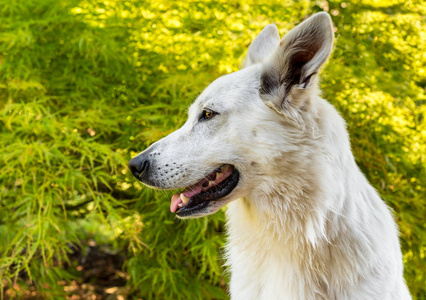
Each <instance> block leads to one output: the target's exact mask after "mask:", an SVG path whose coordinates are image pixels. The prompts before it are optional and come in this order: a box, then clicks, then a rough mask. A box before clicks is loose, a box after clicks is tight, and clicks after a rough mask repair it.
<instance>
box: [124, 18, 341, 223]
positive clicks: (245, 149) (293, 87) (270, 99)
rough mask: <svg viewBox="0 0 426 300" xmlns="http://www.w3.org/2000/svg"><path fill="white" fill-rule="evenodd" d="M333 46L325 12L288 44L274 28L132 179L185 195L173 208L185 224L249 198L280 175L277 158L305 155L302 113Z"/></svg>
mask: <svg viewBox="0 0 426 300" xmlns="http://www.w3.org/2000/svg"><path fill="white" fill-rule="evenodd" d="M332 44H333V28H332V23H331V19H330V17H329V16H328V15H327V14H326V13H318V14H316V15H314V16H312V17H310V18H309V19H307V20H306V21H304V22H302V23H301V24H299V25H298V26H297V27H295V28H294V29H293V30H291V31H290V32H289V33H287V34H286V35H285V36H284V38H283V39H282V40H281V41H280V37H279V33H278V30H277V28H276V26H275V25H269V26H267V27H266V28H265V29H263V30H262V32H261V33H260V34H259V35H258V36H257V37H256V39H255V40H254V41H253V43H252V44H251V45H250V47H249V50H248V54H247V58H246V62H245V67H244V68H243V69H242V70H240V71H238V72H235V73H231V74H228V75H225V76H222V77H220V78H218V79H217V80H215V81H214V82H213V83H212V84H211V85H210V86H208V87H207V88H206V89H205V90H204V91H203V93H202V94H201V95H200V96H199V97H198V98H197V100H196V101H195V103H193V104H192V106H191V107H190V109H189V113H188V120H187V121H186V123H185V124H184V125H183V126H182V127H181V128H180V129H179V130H177V131H175V132H173V133H172V134H170V135H169V136H167V137H165V138H163V139H161V140H160V141H158V142H156V143H154V144H153V145H151V146H150V147H149V148H148V149H146V150H145V151H143V152H142V153H140V154H139V155H137V156H136V157H134V158H133V159H132V160H131V161H130V162H129V168H130V170H131V172H132V173H133V175H134V176H135V177H136V178H138V179H139V180H140V181H142V182H143V183H145V184H146V185H148V186H151V187H155V188H159V189H183V190H182V192H181V193H178V194H176V195H174V196H173V197H172V200H171V207H170V209H171V211H172V212H176V213H177V215H178V216H179V217H182V218H183V217H200V216H204V215H208V214H212V213H215V212H216V211H218V210H219V209H220V208H221V207H222V206H224V205H226V204H227V203H229V202H230V201H232V200H234V199H237V198H240V197H246V196H250V194H251V193H253V191H254V190H255V189H256V187H257V186H259V185H262V181H263V180H265V178H266V177H267V176H269V175H271V174H267V173H270V172H274V168H273V166H271V164H274V161H275V160H276V159H278V158H282V157H283V156H286V154H288V157H289V158H290V157H291V153H292V152H294V151H299V149H296V148H295V147H294V144H295V143H296V142H297V140H298V138H300V136H303V131H304V130H305V129H304V126H303V125H304V124H303V122H304V115H303V114H304V113H305V111H306V110H308V108H307V107H308V106H309V99H310V98H311V97H312V96H313V95H315V94H316V93H317V91H318V88H317V81H316V75H317V73H318V71H319V69H320V67H321V66H322V65H323V64H324V62H325V61H326V60H327V58H328V56H329V55H330V52H331V48H332ZM277 127H280V128H285V130H277ZM278 144H279V145H278ZM277 148H279V149H280V150H279V151H278V150H277ZM265 166H269V167H268V168H265ZM266 170H268V171H266ZM280 172H285V170H281V171H280Z"/></svg>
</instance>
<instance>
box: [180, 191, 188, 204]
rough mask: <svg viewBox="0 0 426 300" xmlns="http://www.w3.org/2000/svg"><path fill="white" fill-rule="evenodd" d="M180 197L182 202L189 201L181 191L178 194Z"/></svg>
mask: <svg viewBox="0 0 426 300" xmlns="http://www.w3.org/2000/svg"><path fill="white" fill-rule="evenodd" d="M180 198H181V199H182V202H183V203H185V204H186V203H188V201H189V198H188V197H186V196H185V195H184V194H183V193H182V194H180Z"/></svg>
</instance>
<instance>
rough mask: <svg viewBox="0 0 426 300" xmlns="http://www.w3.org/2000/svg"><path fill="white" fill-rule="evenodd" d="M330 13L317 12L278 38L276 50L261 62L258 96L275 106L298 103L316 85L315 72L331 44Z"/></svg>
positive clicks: (325, 59)
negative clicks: (280, 38)
mask: <svg viewBox="0 0 426 300" xmlns="http://www.w3.org/2000/svg"><path fill="white" fill-rule="evenodd" d="M333 38H334V33H333V26H332V22H331V18H330V16H329V15H328V14H327V13H325V12H321V13H317V14H315V15H314V16H312V17H310V18H309V19H307V20H306V21H304V22H302V23H301V24H299V25H298V26H296V27H295V28H294V29H292V30H291V31H290V32H289V33H287V34H286V35H285V36H284V38H283V39H282V40H281V42H280V45H279V47H278V49H277V50H276V51H275V53H274V54H273V55H272V56H271V57H270V59H268V60H267V61H266V62H264V64H263V66H262V67H263V70H262V74H261V78H260V81H261V82H260V90H259V92H260V96H261V98H262V99H264V100H266V101H271V102H272V103H273V104H274V105H275V106H276V107H277V108H285V107H287V106H288V104H291V105H292V106H295V107H298V106H300V105H302V103H303V102H304V101H305V99H306V98H307V97H308V96H309V95H311V94H310V92H313V91H314V90H315V89H316V88H317V81H316V75H317V74H318V72H319V70H320V68H321V66H322V65H323V64H324V63H325V62H326V61H327V59H328V57H329V55H330V52H331V49H332V46H333Z"/></svg>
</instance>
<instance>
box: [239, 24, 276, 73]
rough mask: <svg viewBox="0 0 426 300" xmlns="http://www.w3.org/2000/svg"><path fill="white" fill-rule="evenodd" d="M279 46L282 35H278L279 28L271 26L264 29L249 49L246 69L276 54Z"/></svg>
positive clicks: (245, 64)
mask: <svg viewBox="0 0 426 300" xmlns="http://www.w3.org/2000/svg"><path fill="white" fill-rule="evenodd" d="M279 44H280V34H279V33H278V28H277V26H275V24H270V25H268V26H266V27H265V28H263V30H262V31H261V32H260V33H259V35H258V36H257V37H256V38H255V39H254V41H253V42H252V43H251V45H250V47H249V49H248V52H247V57H246V60H245V62H244V68H245V67H248V66H250V65H253V64H257V63H261V62H262V61H263V60H264V59H265V58H267V57H268V56H270V55H271V54H272V53H274V51H275V50H276V49H277V47H278V45H279Z"/></svg>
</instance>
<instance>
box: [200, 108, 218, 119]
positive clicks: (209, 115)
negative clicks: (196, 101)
mask: <svg viewBox="0 0 426 300" xmlns="http://www.w3.org/2000/svg"><path fill="white" fill-rule="evenodd" d="M215 115H216V113H215V112H214V111H212V110H210V109H208V108H205V109H203V112H202V113H201V116H200V120H207V119H211V118H213V117H214V116H215Z"/></svg>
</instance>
